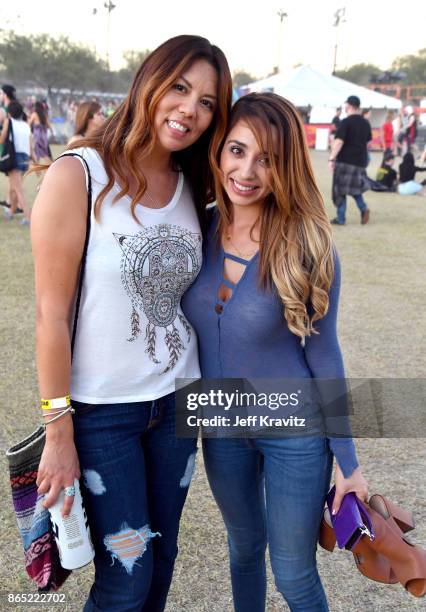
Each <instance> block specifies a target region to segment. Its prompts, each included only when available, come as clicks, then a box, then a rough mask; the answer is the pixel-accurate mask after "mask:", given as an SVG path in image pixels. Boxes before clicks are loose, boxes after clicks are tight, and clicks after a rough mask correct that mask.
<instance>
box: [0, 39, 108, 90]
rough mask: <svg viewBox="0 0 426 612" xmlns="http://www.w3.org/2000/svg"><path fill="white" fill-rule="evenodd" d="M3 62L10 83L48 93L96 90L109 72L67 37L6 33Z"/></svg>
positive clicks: (1, 45)
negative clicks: (44, 90)
mask: <svg viewBox="0 0 426 612" xmlns="http://www.w3.org/2000/svg"><path fill="white" fill-rule="evenodd" d="M0 61H1V63H2V65H3V67H4V72H5V73H6V75H7V77H8V79H9V80H11V81H13V82H14V83H19V84H25V85H36V86H39V87H44V88H46V89H47V90H48V91H51V90H52V89H60V88H69V89H71V90H76V89H79V90H83V91H84V90H86V89H94V88H96V86H97V85H99V84H100V81H101V80H102V76H103V73H104V72H105V65H104V63H103V62H102V61H100V60H98V59H97V58H96V57H95V55H94V53H93V52H92V51H90V49H88V48H86V47H84V46H82V45H77V44H75V43H73V42H71V41H70V40H69V39H68V38H67V37H65V36H61V37H59V38H53V37H52V36H49V35H48V34H36V35H31V36H21V35H19V34H16V33H15V32H12V31H11V32H6V33H5V34H4V35H3V36H2V40H1V42H0Z"/></svg>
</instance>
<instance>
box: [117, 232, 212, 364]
mask: <svg viewBox="0 0 426 612" xmlns="http://www.w3.org/2000/svg"><path fill="white" fill-rule="evenodd" d="M114 237H115V238H116V240H117V242H118V244H119V245H120V247H121V250H122V252H123V253H122V258H121V280H122V283H123V285H124V287H125V289H126V293H127V295H128V296H129V298H130V301H131V304H132V312H131V317H130V319H131V337H130V338H128V341H129V342H134V341H135V340H136V339H137V338H138V336H139V335H140V333H141V329H140V313H144V314H145V316H146V318H147V320H148V321H147V324H146V328H145V342H146V345H147V346H146V349H145V352H146V353H147V355H148V357H149V358H150V359H151V361H152V362H153V363H156V364H159V363H160V361H159V360H158V359H157V356H156V342H157V328H159V327H162V328H164V329H165V337H164V342H165V344H166V346H167V349H168V353H169V361H168V364H167V366H166V368H165V369H164V370H163V372H162V373H163V374H165V373H166V372H169V371H170V370H172V369H173V368H174V367H175V365H176V363H177V362H178V360H179V357H180V356H181V354H182V351H183V350H185V345H184V341H183V340H182V338H181V333H180V331H179V329H178V327H176V325H177V319H178V320H179V322H180V324H181V328H182V329H183V331H184V332H185V334H186V341H187V342H188V343H189V341H190V339H191V327H190V325H189V323H188V321H187V320H186V319H185V317H184V316H183V315H182V314H181V313H178V306H179V303H180V299H181V297H182V295H183V293H184V292H185V291H186V290H187V288H188V287H189V286H190V284H191V283H192V282H193V280H194V279H195V277H196V276H197V274H198V272H199V271H200V266H201V261H200V254H199V252H200V243H201V236H200V234H196V233H192V232H189V231H188V230H186V229H184V228H182V227H180V226H178V225H169V224H162V225H154V226H151V227H142V229H141V231H139V232H138V233H137V234H135V235H133V236H129V235H125V234H115V233H114Z"/></svg>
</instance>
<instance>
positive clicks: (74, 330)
mask: <svg viewBox="0 0 426 612" xmlns="http://www.w3.org/2000/svg"><path fill="white" fill-rule="evenodd" d="M60 157H79V158H80V159H82V160H83V163H84V165H85V167H86V170H87V219H86V238H85V240H84V247H83V253H82V255H81V264H80V274H79V277H78V287H77V295H76V300H75V310H74V322H73V326H72V336H71V359H72V355H73V352H74V344H75V337H76V334H77V322H78V315H79V311H80V302H81V292H82V289H83V278H84V271H85V268H86V257H87V248H88V246H89V238H90V226H91V216H92V177H91V175H90V169H89V164H88V163H87V161H86V160H85V159H84V157H83V156H82V155H80V154H79V153H64V154H63V155H61V156H60Z"/></svg>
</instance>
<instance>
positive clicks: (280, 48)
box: [277, 9, 288, 72]
mask: <svg viewBox="0 0 426 612" xmlns="http://www.w3.org/2000/svg"><path fill="white" fill-rule="evenodd" d="M277 15H278V17H279V18H280V33H279V39H278V72H280V71H281V68H282V39H283V27H284V19H285V18H286V17H288V13H286V12H285V11H284V9H279V11H278V12H277Z"/></svg>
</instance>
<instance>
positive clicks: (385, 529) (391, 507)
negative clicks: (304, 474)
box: [319, 495, 426, 597]
mask: <svg viewBox="0 0 426 612" xmlns="http://www.w3.org/2000/svg"><path fill="white" fill-rule="evenodd" d="M363 505H364V508H365V510H366V512H367V513H368V515H369V517H370V520H371V524H372V526H373V531H374V538H370V537H367V536H363V537H362V538H361V539H360V540H359V541H358V542H357V544H356V545H355V546H354V547H353V548H352V549H351V552H352V554H353V555H354V559H355V564H356V566H357V568H358V570H359V571H360V572H361V574H363V575H364V576H366V577H367V578H370V580H375V581H377V582H383V583H385V584H396V583H397V582H400V583H401V584H402V586H403V587H404V588H405V589H407V591H408V592H409V593H411V595H414V596H415V597H423V596H424V595H425V594H426V550H424V549H423V548H421V547H420V546H417V545H416V544H412V543H411V542H409V541H408V540H407V539H406V538H405V533H407V532H408V531H411V530H412V529H414V522H413V517H412V514H411V512H409V511H408V510H404V509H403V508H401V507H399V506H397V505H396V504H394V503H392V502H391V501H389V500H388V499H386V498H385V497H384V496H383V495H372V496H371V498H370V500H369V502H368V504H366V503H364V502H363ZM331 524H332V523H331V517H330V513H329V511H328V509H327V508H326V509H325V510H324V516H323V519H322V522H321V527H320V534H319V544H320V545H321V546H322V548H325V550H328V551H330V552H332V551H333V550H334V547H335V545H336V536H335V533H334V531H333V528H332V526H331Z"/></svg>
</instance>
